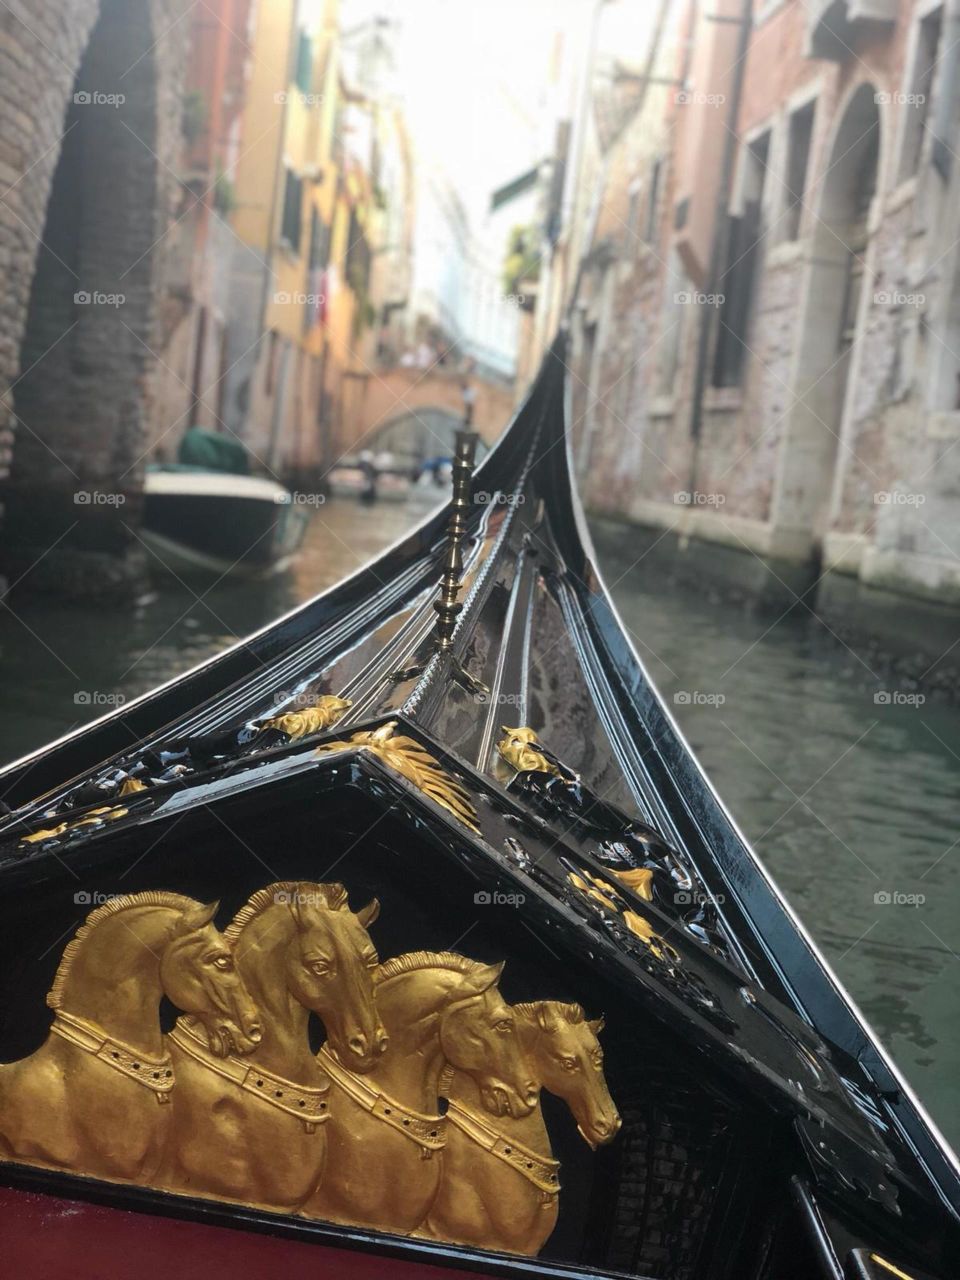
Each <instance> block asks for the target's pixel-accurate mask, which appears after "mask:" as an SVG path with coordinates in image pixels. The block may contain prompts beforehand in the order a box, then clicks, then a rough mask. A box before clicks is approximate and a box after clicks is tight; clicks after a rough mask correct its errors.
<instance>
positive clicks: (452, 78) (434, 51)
mask: <svg viewBox="0 0 960 1280" xmlns="http://www.w3.org/2000/svg"><path fill="white" fill-rule="evenodd" d="M653 7H654V5H653V0H618V2H616V3H613V4H610V5H608V7H606V8H605V9H604V17H603V23H604V26H603V40H602V43H603V44H604V45H605V46H607V47H617V48H624V47H625V46H626V45H630V44H632V45H636V44H637V43H638V41H639V40H640V39H641V38H642V36H643V34H644V33H645V31H646V30H647V28H648V27H649V19H650V17H651V16H652V10H653ZM594 8H595V0H481V3H479V4H478V3H476V2H475V0H472V2H470V3H468V2H467V0H342V7H341V15H342V25H343V26H344V27H345V28H347V29H349V28H350V27H352V26H354V25H356V24H357V23H359V22H361V21H363V20H364V19H365V18H368V17H370V16H372V15H375V14H380V15H383V16H385V17H390V18H393V19H397V20H398V21H399V22H400V37H399V41H398V48H397V61H398V78H399V83H400V89H401V93H402V96H403V99H404V103H405V106H406V113H407V120H408V124H409V126H410V131H411V134H412V136H413V139H414V144H415V146H416V148H417V151H418V154H419V156H420V157H421V158H422V159H424V160H427V161H430V160H436V161H438V162H439V163H440V164H441V166H442V167H443V169H444V170H445V171H446V173H447V174H448V176H449V177H450V179H451V181H452V182H453V183H454V184H455V186H456V187H457V189H458V191H459V192H460V195H461V198H462V199H463V200H464V203H465V204H466V206H467V209H468V212H469V214H470V217H471V221H473V222H474V224H475V225H476V224H477V223H479V222H480V221H481V220H482V218H483V214H484V212H485V209H486V206H487V204H488V202H489V198H490V193H491V191H492V190H493V189H494V188H495V187H498V186H500V185H501V184H503V183H504V182H509V181H510V180H511V179H512V178H514V177H516V176H517V175H518V174H520V173H522V172H524V170H526V169H528V168H530V167H531V166H532V165H533V164H535V163H536V162H537V161H538V160H539V159H540V158H541V157H542V152H543V150H544V138H545V133H548V132H549V130H545V127H544V126H545V97H544V95H545V86H546V81H547V73H548V67H549V65H550V60H551V56H552V51H553V48H554V40H555V33H556V32H557V30H558V29H560V30H562V31H563V32H564V39H565V40H566V41H567V42H569V44H570V47H572V48H577V49H585V48H586V47H587V45H588V43H589V34H590V25H591V20H592V15H593V12H594Z"/></svg>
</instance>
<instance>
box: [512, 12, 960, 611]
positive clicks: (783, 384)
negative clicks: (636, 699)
mask: <svg viewBox="0 0 960 1280" xmlns="http://www.w3.org/2000/svg"><path fill="white" fill-rule="evenodd" d="M664 15H665V21H664V23H663V27H662V30H660V31H659V32H658V33H657V36H658V44H657V47H656V49H655V50H654V56H653V58H652V61H651V63H650V66H649V67H648V68H647V69H646V73H645V74H642V75H640V76H639V77H637V80H638V84H645V86H646V87H645V89H644V91H643V92H638V94H637V98H636V102H637V108H636V110H635V112H634V114H633V116H632V117H631V118H630V119H629V121H628V122H627V123H626V125H625V126H624V127H623V128H622V129H620V130H619V132H617V133H616V135H615V136H614V137H613V138H612V140H609V139H606V140H605V139H604V138H603V133H602V121H603V118H604V116H603V110H602V108H603V107H604V106H605V105H606V102H605V98H604V95H606V99H609V97H610V95H611V93H612V92H613V88H612V87H611V86H614V87H615V86H616V85H617V84H618V83H622V82H623V80H624V78H625V77H626V78H629V76H630V75H631V74H633V75H635V76H636V69H634V70H633V71H631V69H630V68H624V67H620V68H615V74H614V76H613V78H612V79H608V80H607V82H606V83H605V84H600V85H599V86H597V85H596V84H595V87H594V92H593V102H592V118H591V121H590V141H589V144H588V145H584V146H582V147H581V149H580V150H581V156H582V157H583V158H584V160H583V162H584V163H589V164H591V165H592V166H593V172H595V171H596V166H597V163H598V160H597V157H599V163H600V166H601V172H602V174H603V182H602V188H601V195H600V197H599V208H598V211H597V216H596V218H595V221H594V223H593V225H592V226H591V228H590V233H589V239H588V241H587V243H585V244H584V246H583V249H584V254H585V257H584V271H583V272H582V274H581V279H580V287H579V290H578V293H577V295H576V297H575V298H574V297H567V298H565V299H564V300H563V305H565V306H569V307H570V308H571V310H570V316H571V320H570V324H571V331H572V335H573V354H572V359H571V370H572V382H573V391H574V394H573V405H574V416H575V419H576V424H575V433H576V434H577V437H578V440H577V450H576V453H577V459H578V465H579V469H580V472H581V481H582V485H583V488H584V491H585V493H586V496H587V499H588V503H589V505H590V506H591V507H592V508H593V509H594V510H595V511H599V512H606V513H608V514H611V515H616V516H621V517H624V516H625V517H627V518H629V519H631V520H633V521H635V522H637V523H639V524H643V525H647V526H650V527H653V528H655V529H658V530H663V529H670V530H674V531H675V532H676V533H677V534H678V535H680V536H681V538H687V537H689V538H692V539H700V540H704V541H707V542H711V543H721V544H724V545H726V546H728V547H731V548H734V549H736V550H738V551H740V552H743V553H744V555H750V554H752V555H753V556H755V557H759V558H761V559H763V560H764V561H765V562H766V563H767V564H768V565H769V566H770V567H772V568H773V570H774V571H775V572H776V573H778V574H781V575H786V574H787V573H788V572H790V573H799V575H800V576H801V578H803V577H805V578H806V579H807V581H812V580H815V579H818V578H824V577H828V576H830V575H847V576H849V577H852V578H853V579H856V580H858V581H859V582H861V583H866V584H870V585H873V586H882V587H887V588H891V589H893V590H895V591H900V592H905V593H909V594H912V595H915V596H927V597H930V598H932V599H935V600H938V601H941V602H942V601H947V600H956V599H960V448H957V447H956V446H957V445H958V443H960V396H958V390H960V382H958V377H960V304H958V303H957V301H956V299H957V297H958V296H960V293H958V287H957V284H958V281H957V272H958V270H960V258H958V245H960V223H958V217H957V209H958V207H960V203H958V192H960V159H958V157H957V155H956V154H954V152H955V151H956V150H957V148H956V138H957V136H958V132H957V124H958V117H960V59H958V48H960V46H958V41H960V27H958V15H957V12H956V6H955V5H954V4H952V3H946V4H944V3H939V4H938V3H935V2H933V0H899V2H898V0H876V2H875V3H872V4H871V5H869V6H864V5H862V4H858V3H854V2H853V0H843V2H841V3H832V4H826V3H824V2H823V0H806V2H805V0H754V3H753V4H752V5H751V4H744V3H743V0H717V3H713V4H711V5H707V6H704V5H697V4H691V3H689V0H676V2H675V3H672V4H670V3H668V4H665V5H664ZM718 19H719V20H718ZM651 72H652V73H653V74H652V77H651V75H650V73H651ZM591 185H592V186H593V185H596V182H595V179H594V178H591ZM538 305H541V306H545V307H551V306H552V307H553V308H554V309H557V310H559V309H561V308H560V307H559V306H558V303H557V300H556V299H549V298H541V299H539V300H538ZM791 580H792V579H791Z"/></svg>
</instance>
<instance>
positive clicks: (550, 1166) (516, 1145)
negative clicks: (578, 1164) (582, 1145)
mask: <svg viewBox="0 0 960 1280" xmlns="http://www.w3.org/2000/svg"><path fill="white" fill-rule="evenodd" d="M446 1118H447V1120H448V1121H449V1122H450V1123H451V1124H453V1125H456V1127H457V1128H458V1129H459V1130H460V1132H461V1133H464V1134H466V1136H467V1137H468V1138H469V1139H470V1140H471V1142H475V1143H476V1144H477V1146H478V1147H481V1148H482V1149H483V1150H484V1151H488V1152H489V1153H490V1155H492V1156H496V1157H497V1159H498V1160H502V1161H503V1162H504V1164H508V1165H509V1166H510V1168H511V1169H515V1170H516V1171H517V1173H519V1174H521V1175H522V1176H523V1177H524V1178H526V1180H527V1181H528V1182H532V1183H533V1185H534V1186H535V1187H536V1188H537V1189H538V1190H539V1191H540V1192H541V1193H542V1196H543V1199H544V1200H545V1201H546V1200H551V1199H552V1198H553V1197H554V1196H555V1195H557V1193H558V1192H559V1190H560V1178H559V1169H560V1161H559V1160H550V1159H548V1158H547V1157H546V1156H541V1155H538V1154H537V1153H536V1151H531V1150H530V1148H529V1147H525V1146H524V1145H523V1144H522V1143H520V1142H517V1141H515V1140H514V1139H513V1138H508V1137H507V1136H506V1135H505V1134H502V1133H501V1132H500V1130H499V1129H495V1128H494V1127H493V1125H492V1124H488V1123H487V1121H486V1120H483V1119H481V1118H480V1116H478V1115H477V1114H476V1112H475V1111H470V1110H469V1109H468V1108H467V1107H464V1106H462V1105H461V1104H460V1103H459V1102H448V1103H447V1116H446Z"/></svg>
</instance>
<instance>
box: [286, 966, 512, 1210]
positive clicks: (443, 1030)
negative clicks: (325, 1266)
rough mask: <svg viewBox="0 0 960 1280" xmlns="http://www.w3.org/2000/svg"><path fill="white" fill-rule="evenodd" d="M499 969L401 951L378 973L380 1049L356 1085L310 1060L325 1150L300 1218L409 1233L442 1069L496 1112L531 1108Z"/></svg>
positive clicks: (439, 1137) (428, 1157) (434, 1169)
mask: <svg viewBox="0 0 960 1280" xmlns="http://www.w3.org/2000/svg"><path fill="white" fill-rule="evenodd" d="M502 969H503V966H502V965H501V964H483V963H481V962H479V961H477V960H470V959H468V958H467V957H466V956H461V955H456V954H454V953H453V952H446V951H411V952H408V953H407V954H405V955H402V956H397V957H396V958H395V959H392V960H387V961H386V962H385V963H384V964H383V965H382V966H381V967H380V970H379V972H378V975H377V1005H378V1008H379V1009H380V1012H381V1015H382V1017H383V1020H384V1024H385V1025H386V1028H387V1031H388V1033H389V1035H390V1050H389V1052H388V1053H386V1054H384V1056H383V1059H382V1060H381V1061H380V1062H379V1063H378V1064H377V1065H376V1067H375V1068H374V1069H373V1071H372V1072H370V1074H369V1075H368V1076H365V1077H364V1078H363V1079H360V1078H357V1077H354V1076H353V1075H351V1074H350V1073H349V1072H345V1071H343V1070H342V1069H341V1068H340V1066H339V1064H338V1063H337V1062H335V1061H334V1062H331V1061H330V1058H329V1055H328V1054H327V1053H326V1052H322V1053H321V1054H320V1060H321V1062H322V1064H323V1066H324V1068H325V1070H326V1071H327V1072H328V1073H329V1074H330V1076H331V1078H332V1081H333V1085H334V1090H333V1093H334V1097H333V1098H332V1105H331V1122H330V1126H329V1143H330V1151H329V1156H328V1160H327V1170H326V1173H325V1175H324V1178H323V1181H322V1183H320V1185H319V1186H318V1188H317V1190H316V1192H315V1194H314V1196H313V1197H312V1198H311V1199H310V1201H308V1203H307V1204H306V1205H305V1206H304V1209H303V1212H304V1213H306V1214H308V1215H309V1216H310V1217H318V1218H327V1219H331V1220H333V1221H336V1222H350V1223H354V1224H357V1225H368V1226H374V1227H379V1228H380V1229H381V1230H389V1231H398V1232H410V1231H413V1230H415V1229H416V1228H417V1227H418V1226H420V1224H421V1223H422V1222H423V1220H424V1218H425V1217H426V1215H427V1213H428V1211H429V1208H430V1205H431V1204H432V1202H433V1199H434V1197H435V1196H436V1194H437V1189H438V1187H439V1185H440V1179H441V1177H442V1174H443V1161H442V1159H438V1158H436V1157H438V1156H442V1155H443V1154H444V1146H445V1143H446V1134H447V1128H446V1121H445V1117H443V1116H441V1115H439V1114H438V1110H439V1106H438V1098H439V1082H440V1076H441V1073H442V1072H443V1071H445V1070H447V1069H453V1068H454V1067H455V1068H456V1069H458V1070H459V1071H461V1072H462V1073H463V1075H464V1076H465V1077H467V1078H469V1079H471V1080H473V1079H474V1078H476V1087H477V1088H478V1089H479V1090H481V1091H482V1093H483V1096H484V1099H485V1105H487V1106H489V1107H490V1109H491V1111H493V1112H494V1113H495V1114H501V1113H503V1112H513V1111H516V1112H520V1111H523V1110H524V1109H526V1110H529V1109H530V1108H529V1105H528V1101H527V1096H526V1091H527V1088H528V1083H527V1080H526V1077H525V1064H524V1059H523V1054H522V1052H521V1051H520V1048H519V1045H518V1044H517V1033H516V1028H515V1025H514V1019H513V1017H512V1015H511V1013H510V1010H509V1009H508V1007H507V1006H506V1005H505V1004H504V1002H503V999H502V997H501V996H500V993H499V991H497V989H496V984H497V982H498V980H499V978H500V973H501V971H502ZM372 1151H376V1159H375V1160H371V1158H370V1157H371V1152H372Z"/></svg>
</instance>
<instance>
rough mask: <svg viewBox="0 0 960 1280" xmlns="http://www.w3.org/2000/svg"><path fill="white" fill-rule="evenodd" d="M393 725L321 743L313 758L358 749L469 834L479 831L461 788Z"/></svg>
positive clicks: (472, 807) (385, 725)
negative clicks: (409, 783)
mask: <svg viewBox="0 0 960 1280" xmlns="http://www.w3.org/2000/svg"><path fill="white" fill-rule="evenodd" d="M396 729H397V722H396V721H395V720H391V721H389V722H388V723H387V724H384V725H381V726H380V728H379V729H370V730H363V731H361V732H360V733H354V734H352V735H351V737H349V738H347V739H345V740H344V741H342V742H325V743H323V745H322V746H319V747H317V755H325V754H327V753H328V752H330V751H343V750H345V749H346V748H348V747H352V748H354V749H356V748H357V747H360V748H362V749H363V750H365V751H369V752H370V753H371V754H372V755H375V756H376V757H377V759H378V760H382V761H383V763H384V764H385V765H387V766H388V767H389V768H391V769H393V770H394V771H395V772H396V773H399V774H400V775H401V776H402V777H404V778H406V780H407V781H408V782H411V783H412V784H413V785H414V786H415V787H416V788H417V790H418V791H422V792H423V794H424V795H426V796H429V797H430V799H431V800H433V801H434V802H435V803H436V804H438V805H440V806H441V807H442V808H444V809H446V810H447V811H448V812H449V813H452V814H453V816H454V817H455V818H456V819H457V820H458V821H459V822H462V823H463V825H464V826H465V827H469V828H470V830H471V831H476V832H477V833H478V834H479V832H480V824H479V819H478V817H477V811H476V809H475V808H474V805H473V801H472V800H471V798H470V794H469V792H468V791H467V790H466V788H465V787H463V786H461V785H460V783H459V782H457V781H456V779H455V778H453V777H451V775H450V774H449V773H447V772H446V770H445V769H444V768H443V766H442V765H441V764H440V762H439V761H438V760H435V759H434V757H433V756H432V755H431V754H430V753H429V751H427V750H426V748H425V747H422V746H421V745H420V743H419V742H417V741H416V739H415V738H410V737H408V736H407V735H406V734H402V733H399V734H398V733H397V732H396Z"/></svg>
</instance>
